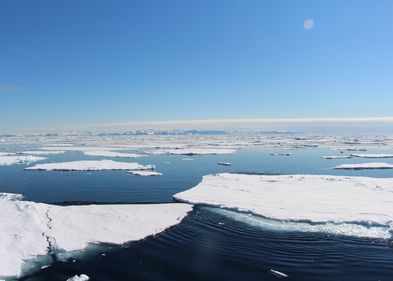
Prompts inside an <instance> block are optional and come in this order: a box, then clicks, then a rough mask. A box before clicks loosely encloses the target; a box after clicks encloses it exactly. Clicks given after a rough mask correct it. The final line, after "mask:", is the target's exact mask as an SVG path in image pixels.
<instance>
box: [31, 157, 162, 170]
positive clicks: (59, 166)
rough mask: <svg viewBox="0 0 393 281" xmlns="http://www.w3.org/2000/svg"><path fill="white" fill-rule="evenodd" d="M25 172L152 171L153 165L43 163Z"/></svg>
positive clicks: (98, 162) (105, 161)
mask: <svg viewBox="0 0 393 281" xmlns="http://www.w3.org/2000/svg"><path fill="white" fill-rule="evenodd" d="M26 170H45V171H103V170H154V165H140V164H138V163H129V162H118V161H112V160H97V161H93V160H81V161H71V162H58V163H45V164H38V165H34V166H32V167H27V168H26Z"/></svg>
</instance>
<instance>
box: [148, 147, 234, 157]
mask: <svg viewBox="0 0 393 281" xmlns="http://www.w3.org/2000/svg"><path fill="white" fill-rule="evenodd" d="M236 151H237V150H236V149H225V148H189V149H157V150H152V151H148V152H147V153H149V154H153V155H219V154H232V153H235V152H236Z"/></svg>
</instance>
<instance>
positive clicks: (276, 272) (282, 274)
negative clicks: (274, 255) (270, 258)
mask: <svg viewBox="0 0 393 281" xmlns="http://www.w3.org/2000/svg"><path fill="white" fill-rule="evenodd" d="M270 273H271V274H273V275H274V276H276V277H277V278H281V277H288V275H286V274H285V273H282V272H280V271H277V270H274V269H270Z"/></svg>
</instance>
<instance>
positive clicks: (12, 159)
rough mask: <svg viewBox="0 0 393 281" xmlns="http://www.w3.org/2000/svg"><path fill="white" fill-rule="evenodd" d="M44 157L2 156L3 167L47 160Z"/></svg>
mask: <svg viewBox="0 0 393 281" xmlns="http://www.w3.org/2000/svg"><path fill="white" fill-rule="evenodd" d="M45 159H46V158H44V157H38V156H32V155H13V154H12V155H0V166H1V165H15V164H29V163H32V162H35V161H40V160H45Z"/></svg>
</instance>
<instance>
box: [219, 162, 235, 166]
mask: <svg viewBox="0 0 393 281" xmlns="http://www.w3.org/2000/svg"><path fill="white" fill-rule="evenodd" d="M217 165H221V166H232V163H229V162H217Z"/></svg>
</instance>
